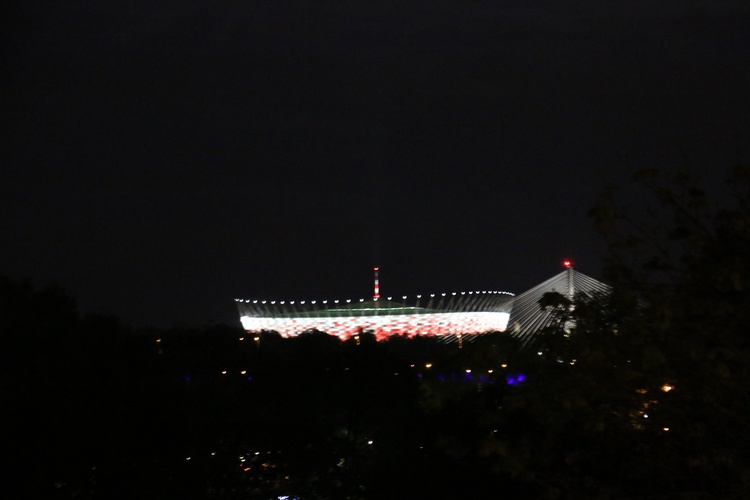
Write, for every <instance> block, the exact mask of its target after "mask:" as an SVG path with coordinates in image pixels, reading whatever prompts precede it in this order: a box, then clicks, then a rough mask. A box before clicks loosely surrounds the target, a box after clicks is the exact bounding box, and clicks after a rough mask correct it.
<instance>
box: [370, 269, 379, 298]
mask: <svg viewBox="0 0 750 500" xmlns="http://www.w3.org/2000/svg"><path fill="white" fill-rule="evenodd" d="M372 269H373V271H375V294H374V295H373V296H372V300H374V301H377V300H378V299H379V298H380V280H378V268H377V267H373V268H372Z"/></svg>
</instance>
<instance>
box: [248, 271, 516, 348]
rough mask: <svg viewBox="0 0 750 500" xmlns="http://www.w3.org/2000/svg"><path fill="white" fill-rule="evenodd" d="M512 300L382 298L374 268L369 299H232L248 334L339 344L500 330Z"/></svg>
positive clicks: (474, 294)
mask: <svg viewBox="0 0 750 500" xmlns="http://www.w3.org/2000/svg"><path fill="white" fill-rule="evenodd" d="M513 297H514V296H513V294H512V293H509V292H497V291H471V292H450V293H448V292H444V293H431V294H426V295H415V296H412V297H408V296H402V297H401V298H400V300H399V301H394V300H393V297H387V298H385V299H381V297H380V290H379V283H378V270H377V268H376V269H375V294H374V295H373V297H372V299H371V300H365V299H358V300H352V299H347V300H321V301H315V300H310V301H305V300H300V301H293V300H292V301H283V300H281V301H278V300H258V299H254V300H249V299H235V300H236V302H237V306H238V308H239V312H240V321H241V322H242V326H243V328H244V329H245V330H247V331H248V332H262V331H275V332H278V333H279V334H280V335H281V336H282V337H293V336H296V335H299V334H300V333H304V332H310V331H321V332H326V333H328V334H330V335H335V336H337V337H339V338H341V339H342V340H346V339H349V338H351V337H352V336H355V335H357V334H359V333H372V334H374V335H375V337H376V338H377V339H378V340H383V339H386V338H388V337H390V336H391V335H403V336H407V337H414V336H416V335H427V336H439V337H444V336H446V337H451V336H455V335H460V334H469V335H470V334H480V333H486V332H489V331H504V330H505V329H506V327H507V326H508V319H509V318H510V311H511V307H512V304H513Z"/></svg>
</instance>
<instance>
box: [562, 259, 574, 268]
mask: <svg viewBox="0 0 750 500" xmlns="http://www.w3.org/2000/svg"><path fill="white" fill-rule="evenodd" d="M572 265H573V263H572V262H570V261H569V260H565V261H563V266H565V267H570V266H572Z"/></svg>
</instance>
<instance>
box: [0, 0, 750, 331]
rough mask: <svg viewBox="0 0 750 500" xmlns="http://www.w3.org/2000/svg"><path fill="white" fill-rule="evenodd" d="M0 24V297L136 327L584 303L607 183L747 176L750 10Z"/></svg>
mask: <svg viewBox="0 0 750 500" xmlns="http://www.w3.org/2000/svg"><path fill="white" fill-rule="evenodd" d="M4 5H5V6H4V7H0V15H1V17H2V21H0V23H2V26H0V27H1V28H2V35H0V36H1V37H2V44H3V51H2V54H3V57H2V68H3V69H2V75H3V77H2V82H3V89H4V90H3V91H2V98H1V102H2V107H3V111H2V116H3V118H2V123H3V125H4V133H3V135H4V139H5V140H4V141H3V142H4V146H3V147H2V157H1V160H2V163H0V274H7V275H10V276H12V277H24V276H28V277H32V278H33V279H34V281H35V283H36V284H37V285H39V286H43V285H46V284H48V283H51V282H57V283H60V284H62V285H63V286H65V287H66V288H68V289H69V290H70V292H71V293H72V294H73V295H74V296H75V297H76V298H77V300H78V302H79V306H80V309H81V311H82V312H83V313H84V314H88V313H111V314H114V315H116V316H118V317H120V318H122V319H123V320H124V321H125V322H126V323H130V324H133V325H136V326H141V325H153V326H171V325H188V326H201V325H206V324H212V323H228V324H237V325H239V321H238V319H239V317H238V314H237V311H236V308H235V304H234V301H233V299H234V298H235V297H243V298H260V299H288V300H295V299H298V300H305V299H326V298H327V299H335V298H340V299H344V298H353V299H357V298H360V297H369V296H370V295H371V294H372V287H371V277H372V276H371V273H372V271H371V269H372V267H373V266H374V265H379V266H380V268H381V293H382V294H383V295H384V296H388V295H394V296H398V295H402V294H408V293H415V292H422V293H430V292H443V291H447V292H450V291H461V290H509V291H513V292H517V293H518V292H522V291H524V290H526V289H528V288H530V287H531V286H533V285H535V284H537V283H538V282H540V281H542V280H544V279H546V278H548V277H550V276H552V275H553V274H556V273H557V272H559V270H560V269H561V265H560V263H561V261H562V260H563V259H564V258H571V259H573V261H574V262H575V263H576V268H577V269H578V270H580V271H582V272H584V273H586V274H589V275H592V276H594V277H597V276H598V273H599V272H600V268H601V257H602V254H603V251H604V245H603V243H602V241H601V239H600V237H599V236H598V235H597V234H596V232H595V230H594V228H593V225H592V223H591V221H590V220H589V219H588V217H587V215H586V212H587V210H588V209H589V208H590V207H591V206H592V205H593V204H594V203H595V202H596V199H597V197H598V195H599V194H600V193H601V192H602V190H603V188H604V187H605V186H606V185H607V184H611V183H615V184H622V183H624V182H625V181H626V179H628V178H629V175H630V172H631V171H632V170H633V169H635V168H639V167H652V166H659V167H667V168H680V167H688V168H691V169H693V170H694V171H696V172H697V173H699V174H703V175H706V176H707V177H711V176H712V175H713V174H714V172H717V171H719V170H720V169H722V168H725V167H728V166H730V165H731V164H733V163H736V162H738V161H744V162H747V161H750V3H749V2H747V1H720V0H710V1H658V2H657V1H653V0H650V1H638V0H629V1H627V2H625V1H623V2H602V1H577V2H573V1H563V0H555V1H539V2H529V1H528V0H512V1H498V0H494V1H484V0H476V1H472V0H468V1H466V0H464V1H458V0H455V1H447V0H444V1H426V0H424V1H422V0H420V1H418V0H401V1H322V0H321V1H312V0H310V1H302V0H290V1H278V0H274V1H231V0H224V1H189V0H185V1H179V2H177V1H157V2H154V1H134V0H127V1H119V0H117V1H107V2H102V1H73V0H70V1H32V0H26V1H12V2H6V3H5V4H4ZM631 202H632V203H638V202H639V200H638V199H634V200H631Z"/></svg>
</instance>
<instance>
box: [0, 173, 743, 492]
mask: <svg viewBox="0 0 750 500" xmlns="http://www.w3.org/2000/svg"><path fill="white" fill-rule="evenodd" d="M637 181H638V182H639V184H640V185H642V186H644V187H645V189H646V191H647V192H648V193H650V194H651V195H652V196H653V200H654V204H653V206H649V207H646V208H645V209H644V210H643V214H641V215H638V214H637V213H636V214H633V212H626V211H622V209H621V207H620V205H619V204H618V203H619V202H618V201H617V198H616V197H615V196H614V195H613V194H612V193H607V194H606V195H605V196H604V197H603V198H602V201H601V203H600V204H599V205H598V206H597V207H595V209H594V210H592V216H593V217H594V220H595V222H596V224H597V226H598V227H599V228H600V229H601V230H602V232H603V234H604V235H605V237H607V238H608V241H609V244H610V252H609V255H608V256H607V261H606V269H607V274H606V276H605V280H606V281H607V282H609V283H610V284H611V285H612V286H613V290H612V293H611V294H608V295H601V296H585V295H578V296H576V297H573V298H572V299H571V298H569V297H564V296H562V295H558V294H549V295H546V296H545V297H543V299H542V301H541V302H540V307H542V308H549V309H551V310H552V311H553V312H554V313H555V314H554V318H555V320H554V321H553V322H552V324H550V326H549V327H548V328H547V329H546V330H545V331H543V332H541V333H540V334H539V335H538V336H537V337H536V339H535V341H534V342H533V343H532V344H530V345H527V346H525V347H524V348H521V346H519V345H518V344H517V342H516V341H515V340H513V339H512V338H511V337H510V336H509V335H507V334H504V333H489V334H487V335H484V336H480V337H477V338H475V340H474V341H472V342H463V344H462V346H461V347H460V348H459V344H458V343H456V342H454V343H446V342H443V341H440V340H438V339H435V338H431V337H422V338H415V339H405V338H400V337H393V338H391V339H390V340H388V341H386V342H375V340H374V339H373V338H372V337H371V336H368V335H364V334H363V335H360V336H359V338H352V339H350V340H348V341H346V342H341V341H340V340H339V339H337V338H335V337H331V336H328V335H326V334H325V333H320V332H315V333H309V334H305V335H301V336H299V337H298V338H294V339H281V338H280V337H279V336H278V335H275V334H273V333H265V334H261V335H254V334H246V333H245V332H244V331H242V330H241V329H239V328H234V327H227V326H212V327H206V328H202V329H173V330H132V329H129V328H126V327H123V326H122V325H121V324H120V323H119V322H118V321H116V320H115V319H112V318H107V317H85V318H80V317H79V315H78V313H77V312H76V309H75V302H74V300H73V299H72V298H71V297H70V296H69V295H68V294H66V293H65V292H64V290H62V289H60V288H58V287H45V288H41V289H36V288H34V287H33V286H32V285H31V284H30V283H29V282H24V281H17V280H11V279H8V278H2V279H0V328H2V330H1V334H2V338H1V342H2V346H1V347H0V353H1V355H2V365H1V366H0V369H1V370H2V381H1V383H2V396H3V401H2V408H3V411H4V415H5V416H6V419H5V422H4V425H3V426H2V428H3V432H4V433H5V434H6V435H5V436H4V439H3V443H4V444H5V446H4V447H3V448H4V450H3V451H4V453H5V455H6V457H7V459H8V460H7V464H6V465H5V466H4V468H3V470H4V472H5V473H6V474H5V476H6V477H7V478H8V480H7V481H3V483H2V485H3V488H6V489H7V490H8V491H9V492H11V491H12V492H13V494H12V496H9V495H5V496H6V497H8V498H18V497H19V496H18V493H17V492H21V496H25V497H28V498H43V497H51V498H55V497H57V498H259V499H266V498H273V499H278V498H284V497H288V498H300V499H308V498H316V499H327V498H330V499H337V498H342V499H343V498H347V499H379V498H388V499H391V498H497V497H504V498H520V499H526V498H550V499H578V498H600V499H609V498H629V499H639V498H640V499H646V498H660V499H661V498H665V499H717V498H718V499H740V498H748V497H750V486H749V484H750V451H748V450H750V437H748V433H747V429H748V428H750V336H749V335H750V260H748V258H747V257H748V255H750V169H749V168H747V167H738V168H736V169H734V170H733V172H732V175H731V176H730V177H729V179H728V183H727V188H728V189H727V193H728V195H727V196H725V197H723V198H722V205H721V206H720V207H719V208H716V207H713V208H712V207H711V206H710V204H709V203H708V197H707V195H706V194H705V193H704V192H703V191H702V190H701V189H700V188H699V187H697V186H696V184H695V183H694V182H693V181H692V180H691V179H690V178H689V177H686V176H684V175H677V176H675V177H664V176H663V175H660V174H657V173H655V172H648V171H646V172H641V173H639V175H638V178H637ZM644 214H645V218H643V217H644ZM633 217H635V219H634V218H633Z"/></svg>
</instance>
